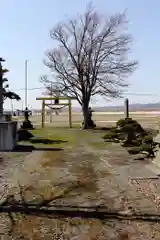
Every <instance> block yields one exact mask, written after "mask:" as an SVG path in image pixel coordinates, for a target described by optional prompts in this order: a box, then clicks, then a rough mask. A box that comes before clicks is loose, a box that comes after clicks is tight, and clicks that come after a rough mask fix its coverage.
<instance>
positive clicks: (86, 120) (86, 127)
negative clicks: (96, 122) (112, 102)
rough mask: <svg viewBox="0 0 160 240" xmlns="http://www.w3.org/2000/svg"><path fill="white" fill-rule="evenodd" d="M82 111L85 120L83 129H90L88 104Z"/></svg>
mask: <svg viewBox="0 0 160 240" xmlns="http://www.w3.org/2000/svg"><path fill="white" fill-rule="evenodd" d="M82 110H83V118H84V124H83V129H88V104H85V105H84V106H83V108H82Z"/></svg>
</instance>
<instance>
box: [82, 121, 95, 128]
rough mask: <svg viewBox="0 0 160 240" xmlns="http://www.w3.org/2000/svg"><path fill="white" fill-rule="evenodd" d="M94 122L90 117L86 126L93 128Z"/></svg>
mask: <svg viewBox="0 0 160 240" xmlns="http://www.w3.org/2000/svg"><path fill="white" fill-rule="evenodd" d="M83 125H84V122H82V126H83ZM95 127H96V124H95V123H94V122H93V120H92V119H90V121H88V128H90V129H92V128H95Z"/></svg>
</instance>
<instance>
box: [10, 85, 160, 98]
mask: <svg viewBox="0 0 160 240" xmlns="http://www.w3.org/2000/svg"><path fill="white" fill-rule="evenodd" d="M45 88H46V87H35V88H28V89H27V90H28V91H33V90H41V89H45ZM14 91H25V88H17V89H14ZM124 95H133V96H157V97H160V94H157V93H133V92H125V93H124Z"/></svg>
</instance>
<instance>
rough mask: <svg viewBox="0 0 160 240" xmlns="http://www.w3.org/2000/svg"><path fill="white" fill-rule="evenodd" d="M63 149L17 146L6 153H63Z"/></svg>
mask: <svg viewBox="0 0 160 240" xmlns="http://www.w3.org/2000/svg"><path fill="white" fill-rule="evenodd" d="M63 150H64V149H63V148H54V147H35V146H33V145H21V144H19V145H17V146H16V147H15V148H14V149H13V150H12V151H4V152H26V153H28V152H32V151H53V152H55V151H63Z"/></svg>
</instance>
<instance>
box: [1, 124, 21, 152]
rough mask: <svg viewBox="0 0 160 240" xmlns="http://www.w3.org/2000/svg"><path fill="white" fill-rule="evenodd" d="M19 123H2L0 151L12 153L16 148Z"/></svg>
mask: <svg viewBox="0 0 160 240" xmlns="http://www.w3.org/2000/svg"><path fill="white" fill-rule="evenodd" d="M16 140H17V122H13V121H10V122H9V121H8V122H7V121H1V122H0V151H12V150H13V149H14V148H15V147H16Z"/></svg>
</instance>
